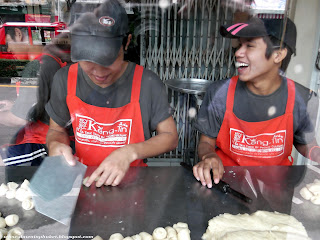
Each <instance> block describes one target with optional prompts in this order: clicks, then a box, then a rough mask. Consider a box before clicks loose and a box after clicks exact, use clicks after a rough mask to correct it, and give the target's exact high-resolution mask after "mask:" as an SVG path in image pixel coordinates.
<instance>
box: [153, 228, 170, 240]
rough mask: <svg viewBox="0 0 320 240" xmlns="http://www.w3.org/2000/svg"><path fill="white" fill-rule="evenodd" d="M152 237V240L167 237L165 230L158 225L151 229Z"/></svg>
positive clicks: (160, 239)
mask: <svg viewBox="0 0 320 240" xmlns="http://www.w3.org/2000/svg"><path fill="white" fill-rule="evenodd" d="M152 237H153V238H154V240H162V239H165V238H166V237H167V231H166V230H165V229H164V228H163V227H158V228H156V229H155V230H154V231H153V233H152Z"/></svg>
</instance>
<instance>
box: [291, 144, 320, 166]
mask: <svg viewBox="0 0 320 240" xmlns="http://www.w3.org/2000/svg"><path fill="white" fill-rule="evenodd" d="M294 146H295V147H296V149H297V150H298V152H299V153H300V154H301V155H302V156H304V157H306V158H309V159H310V160H312V161H315V162H318V163H320V147H319V145H318V143H317V141H316V140H313V141H312V142H311V143H308V144H295V145H294Z"/></svg>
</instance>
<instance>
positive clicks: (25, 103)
mask: <svg viewBox="0 0 320 240" xmlns="http://www.w3.org/2000/svg"><path fill="white" fill-rule="evenodd" d="M41 58H42V59H41V64H40V61H39V60H36V59H35V60H33V61H32V62H30V63H28V64H27V66H26V68H25V69H24V70H23V72H22V77H25V78H38V80H37V81H38V82H39V81H46V82H48V83H51V82H52V81H51V80H50V79H52V78H53V76H54V74H55V73H56V72H57V71H58V69H60V68H61V67H60V64H59V63H58V62H57V61H56V60H55V59H53V58H52V57H50V56H47V55H43V56H41ZM31 72H32V73H31ZM37 91H38V87H37V86H20V88H19V96H18V97H17V99H16V101H15V103H14V105H13V106H12V109H11V112H12V113H13V114H14V115H16V116H17V117H19V118H22V119H25V120H29V119H28V113H29V111H30V110H31V108H32V107H33V106H34V105H35V104H36V103H37Z"/></svg>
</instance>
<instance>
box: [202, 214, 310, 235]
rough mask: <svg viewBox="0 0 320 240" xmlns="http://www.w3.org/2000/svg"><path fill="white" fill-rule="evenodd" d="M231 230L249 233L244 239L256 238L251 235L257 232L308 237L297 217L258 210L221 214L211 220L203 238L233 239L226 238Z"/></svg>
mask: <svg viewBox="0 0 320 240" xmlns="http://www.w3.org/2000/svg"><path fill="white" fill-rule="evenodd" d="M231 232H242V234H245V233H247V234H248V235H247V236H243V238H242V239H250V240H251V239H254V238H253V237H254V236H251V235H255V234H256V233H257V232H258V233H259V232H270V233H273V232H276V233H275V234H278V233H279V234H281V233H283V234H292V235H297V236H301V237H304V238H305V239H308V234H307V232H306V230H305V228H304V226H303V225H302V223H301V222H299V221H298V220H297V219H295V218H294V217H292V216H290V215H287V214H282V213H278V212H267V211H257V212H255V213H253V214H251V215H249V214H247V213H245V214H237V215H232V214H229V213H225V214H220V215H219V216H217V217H214V218H212V219H211V220H209V226H208V228H207V231H206V232H205V233H204V234H203V236H202V239H203V240H212V239H219V240H221V239H233V238H224V237H227V236H228V235H230V234H231ZM227 234H228V235H227ZM262 238H263V237H262ZM235 239H238V238H235ZM260 239H261V237H260ZM266 239H268V238H266ZM271 239H276V238H271Z"/></svg>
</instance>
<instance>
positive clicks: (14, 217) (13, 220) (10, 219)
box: [4, 214, 19, 227]
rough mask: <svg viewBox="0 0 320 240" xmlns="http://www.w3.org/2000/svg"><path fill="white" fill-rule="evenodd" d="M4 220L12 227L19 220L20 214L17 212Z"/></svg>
mask: <svg viewBox="0 0 320 240" xmlns="http://www.w3.org/2000/svg"><path fill="white" fill-rule="evenodd" d="M4 220H5V221H6V224H7V225H8V226H9V227H12V226H14V225H16V224H17V223H18V222H19V216H18V215H17V214H11V215H8V216H7V217H6V218H5V219H4Z"/></svg>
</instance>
